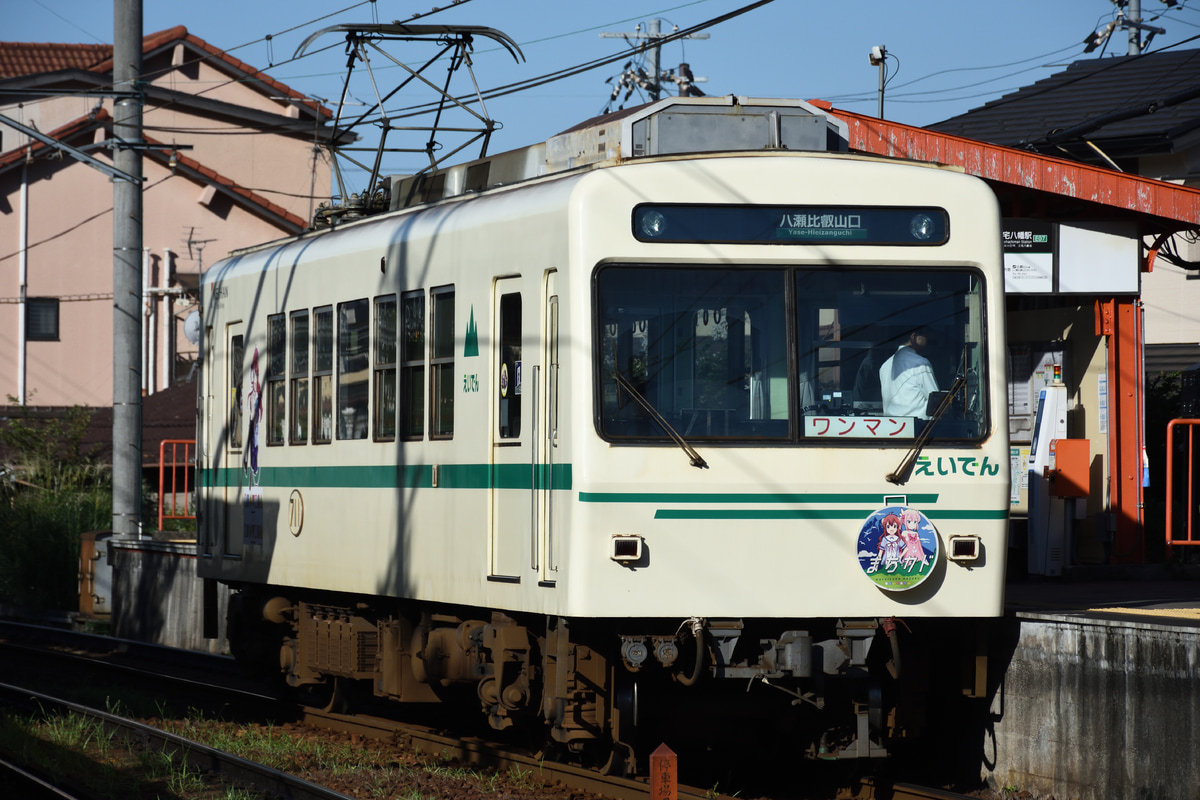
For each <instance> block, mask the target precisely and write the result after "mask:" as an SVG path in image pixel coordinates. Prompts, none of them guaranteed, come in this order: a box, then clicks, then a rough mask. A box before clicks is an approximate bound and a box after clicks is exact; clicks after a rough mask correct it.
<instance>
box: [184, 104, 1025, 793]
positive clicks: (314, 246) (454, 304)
mask: <svg viewBox="0 0 1200 800" xmlns="http://www.w3.org/2000/svg"><path fill="white" fill-rule="evenodd" d="M386 187H387V191H386V192H384V191H381V192H380V193H378V194H376V195H374V196H373V197H371V198H363V199H362V202H361V203H360V204H359V205H357V206H355V205H353V204H351V203H346V204H345V205H341V206H329V207H324V208H322V209H321V211H320V212H319V213H318V215H317V221H316V225H315V228H314V229H313V230H310V231H309V232H306V233H304V234H301V235H298V236H295V237H293V238H288V239H283V240H279V241H274V242H270V243H267V244H263V245H261V246H256V247H251V248H247V249H244V250H240V251H235V252H233V253H231V254H230V255H229V256H228V257H227V258H225V259H224V260H222V261H221V262H219V263H217V264H214V265H213V266H212V267H211V268H210V269H209V270H208V272H207V273H206V274H205V275H204V277H203V286H202V301H201V307H202V315H203V323H202V342H201V366H200V369H199V376H200V377H199V394H198V398H199V399H198V410H197V414H198V427H197V442H198V448H197V449H198V454H197V470H198V475H199V480H198V486H199V488H198V494H199V498H198V534H197V535H198V566H197V570H198V573H199V575H200V576H201V577H202V578H204V579H205V580H206V581H209V582H210V583H215V582H220V583H223V584H226V585H227V586H228V587H229V588H230V590H231V592H232V594H231V597H230V600H229V610H228V637H229V643H230V649H231V650H232V652H233V653H234V654H235V655H236V656H237V657H238V658H239V659H240V660H242V661H243V662H244V663H246V664H247V665H248V666H250V667H252V668H254V669H256V670H257V671H258V672H260V673H264V674H270V675H271V676H273V677H274V678H275V679H276V680H278V681H279V683H280V685H282V686H286V687H289V688H290V689H291V690H294V691H296V692H299V693H303V694H304V695H305V696H306V697H309V698H310V700H311V702H316V703H318V704H326V705H328V704H333V703H336V702H341V703H344V702H347V701H346V698H347V697H351V696H354V695H355V694H356V693H357V695H358V696H360V697H370V698H374V699H380V698H383V699H390V700H394V701H397V702H399V703H411V704H417V705H416V706H413V707H422V708H437V707H441V706H445V707H446V708H450V707H451V706H453V707H454V708H456V709H462V708H466V709H468V710H469V711H470V713H471V714H472V715H473V716H475V717H476V719H477V720H479V722H480V724H482V723H483V721H486V723H487V725H488V727H489V728H490V729H494V730H496V731H506V732H509V733H507V734H504V735H513V736H517V735H520V736H526V737H529V738H530V739H532V740H535V741H542V742H543V743H544V747H545V750H544V752H547V753H553V754H554V755H555V757H560V756H561V757H563V758H577V759H579V760H581V761H584V762H587V763H593V764H596V765H599V766H602V767H603V768H605V769H607V770H610V771H621V772H624V773H626V774H635V775H636V774H645V771H646V768H647V758H646V754H647V752H648V751H649V750H650V749H651V748H653V747H654V746H656V745H658V744H660V743H662V742H664V741H665V742H667V743H669V744H670V743H672V742H679V743H681V744H679V745H675V744H672V746H673V747H677V748H679V747H687V746H689V745H688V744H687V743H689V742H690V743H693V744H695V745H696V746H697V747H702V748H708V752H711V751H712V748H714V747H717V746H718V745H717V744H716V743H718V742H722V741H726V740H727V738H726V737H727V736H728V734H729V732H730V731H737V733H736V738H738V739H739V740H741V739H743V738H744V737H745V736H746V735H747V731H751V730H752V731H754V732H755V733H756V734H757V738H759V739H760V740H761V741H767V742H771V743H773V744H774V746H776V747H781V748H784V749H786V751H787V752H789V753H793V754H801V753H802V754H805V755H807V756H809V757H811V758H813V759H818V760H819V759H824V760H830V761H836V760H844V759H862V758H870V759H874V758H878V757H883V756H886V755H887V754H888V753H889V752H891V751H892V750H894V749H895V748H896V747H897V746H900V745H902V744H903V743H904V742H906V741H910V740H911V737H914V736H916V735H917V734H918V733H919V732H920V730H921V729H922V728H923V727H927V726H928V725H929V724H930V720H931V719H933V718H934V717H935V716H936V715H935V714H934V715H931V710H930V709H931V705H936V703H937V702H939V701H937V700H936V699H935V698H937V697H938V696H939V693H940V694H944V695H946V696H947V697H949V696H955V697H961V696H963V695H964V694H965V695H967V696H971V695H972V693H975V696H978V695H979V692H980V691H981V687H982V686H983V685H984V683H985V675H984V673H985V672H986V663H985V661H986V659H982V660H981V659H980V658H979V655H980V649H979V636H980V634H979V625H981V624H983V623H984V622H986V620H987V619H988V618H994V617H997V616H999V615H1001V614H1002V613H1003V591H1004V573H1005V561H1006V555H1007V550H1008V544H1007V531H1008V509H1009V505H1010V468H1009V450H1008V442H1007V431H1008V424H1007V418H1006V412H1007V403H1006V395H1005V362H1004V360H1003V359H1004V357H1005V356H1004V353H1005V348H1004V342H1005V332H1004V294H1003V265H1002V262H1001V254H1000V242H1001V234H1000V216H999V210H998V204H997V201H996V198H995V196H994V194H993V192H992V191H991V189H990V188H989V187H988V186H987V184H986V183H984V182H983V181H981V180H979V179H978V178H975V177H972V176H969V175H966V174H964V173H963V172H962V171H961V170H957V169H954V168H950V167H945V166H939V165H935V164H929V163H918V162H914V161H909V160H904V159H900V158H882V157H875V156H865V155H862V154H857V153H854V152H851V150H850V148H849V145H848V142H847V131H846V126H845V123H844V122H843V121H841V120H839V119H838V118H837V117H836V116H835V115H833V114H831V113H829V112H828V111H827V110H825V109H823V108H822V107H819V106H818V105H815V104H812V103H808V102H804V101H800V100H789V99H756V98H746V97H735V96H731V97H724V98H708V97H699V98H667V99H663V100H660V101H657V102H655V103H651V104H647V105H644V106H639V107H637V108H633V109H628V110H624V111H621V112H617V113H614V114H610V115H606V116H603V117H599V118H596V119H593V120H590V121H588V122H586V123H583V124H581V125H579V126H577V127H575V128H572V129H570V130H568V131H565V132H563V133H561V134H558V135H557V136H554V137H551V138H550V139H548V140H547V141H545V142H542V143H538V144H536V145H533V146H531V147H528V148H524V149H520V150H514V151H511V152H508V153H502V154H498V155H495V156H492V157H489V158H481V159H477V160H475V161H470V162H466V163H464V164H461V165H456V166H454V167H450V168H445V169H441V170H438V171H436V172H434V171H427V172H425V173H423V174H418V175H415V176H397V177H393V178H391V179H389V181H388V183H387V184H386ZM372 207H374V208H377V209H378V213H370V212H371V211H372ZM918 336H919V337H920V338H919V339H918V338H917V337H918ZM918 342H919V346H918V344H917V343H918ZM904 354H907V356H909V357H914V358H917V360H918V361H920V362H923V365H922V367H921V369H922V372H923V373H924V374H926V375H927V377H928V379H929V380H931V381H932V382H933V383H934V384H936V385H935V386H927V387H926V388H927V390H928V391H927V393H926V394H925V395H924V396H923V397H921V398H920V401H919V402H916V401H911V399H910V401H908V402H907V403H906V404H903V405H902V406H897V405H896V403H895V401H896V395H895V392H896V391H897V386H896V385H894V384H896V383H897V382H899V381H901V380H903V379H906V378H905V377H904V376H901V370H900V366H902V365H901V364H900V360H902V357H903V356H904ZM910 360H911V359H910ZM907 363H908V362H906V364H907ZM905 369H908V366H905ZM906 375H907V373H905V376H906ZM886 392H890V395H889V396H884V394H885V393H886ZM964 676H965V677H964ZM430 704H434V705H430ZM730 746H731V747H732V745H730ZM730 752H732V751H730Z"/></svg>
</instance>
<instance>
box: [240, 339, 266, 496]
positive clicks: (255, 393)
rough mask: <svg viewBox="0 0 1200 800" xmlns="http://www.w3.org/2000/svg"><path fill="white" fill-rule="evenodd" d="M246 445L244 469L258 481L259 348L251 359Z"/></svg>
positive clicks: (260, 401)
mask: <svg viewBox="0 0 1200 800" xmlns="http://www.w3.org/2000/svg"><path fill="white" fill-rule="evenodd" d="M245 413H246V446H245V449H244V450H243V451H242V470H243V471H245V472H246V473H247V478H248V479H249V480H250V481H251V482H252V483H254V484H257V483H258V429H259V423H260V422H261V420H262V384H261V383H260V382H259V379H258V348H257V347H256V348H254V356H253V358H252V359H251V361H250V387H249V388H248V389H247V390H246V410H245Z"/></svg>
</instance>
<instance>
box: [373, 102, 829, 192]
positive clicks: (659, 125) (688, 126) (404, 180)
mask: <svg viewBox="0 0 1200 800" xmlns="http://www.w3.org/2000/svg"><path fill="white" fill-rule="evenodd" d="M764 150H791V151H808V152H846V151H847V150H849V145H848V137H847V128H846V123H844V122H842V121H841V120H840V119H838V118H837V117H835V116H833V115H831V114H829V113H827V112H826V111H824V110H822V109H820V108H818V107H816V106H814V105H812V104H810V103H806V102H804V101H803V100H794V99H763V98H750V97H738V96H735V95H729V96H726V97H668V98H665V99H663V100H659V101H657V102H654V103H648V104H646V105H641V106H636V107H634V108H630V109H625V110H622V111H617V112H613V113H611V114H604V115H602V116H598V117H593V118H592V119H589V120H586V121H584V122H581V123H580V124H578V125H576V126H574V127H572V128H569V129H567V130H565V131H563V132H562V133H559V134H556V135H555V136H552V137H550V138H549V139H547V140H546V141H545V142H540V143H538V144H534V145H531V146H529V147H523V148H520V149H518V150H511V151H509V152H507V153H500V154H497V155H494V156H489V157H486V158H480V159H476V160H475V161H469V162H467V163H465V164H459V165H456V166H453V167H449V168H447V169H443V170H439V171H437V172H426V173H422V174H419V175H400V176H393V177H392V178H391V183H390V188H391V192H390V203H389V210H393V211H394V210H397V209H400V208H407V207H409V206H413V205H419V204H422V203H428V202H432V201H436V200H441V199H445V198H448V197H457V196H460V195H464V194H468V193H472V192H480V191H485V190H487V189H492V188H495V187H498V186H506V185H510V184H513V183H519V182H522V181H527V180H530V179H533V178H539V177H543V176H547V175H555V174H561V173H564V172H570V171H573V170H579V169H583V168H592V167H597V166H603V165H611V164H615V163H622V162H625V161H629V160H631V159H636V158H644V157H647V156H668V155H685V154H696V153H714V152H755V151H764Z"/></svg>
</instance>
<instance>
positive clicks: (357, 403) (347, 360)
mask: <svg viewBox="0 0 1200 800" xmlns="http://www.w3.org/2000/svg"><path fill="white" fill-rule="evenodd" d="M369 308H370V304H369V302H368V301H367V300H366V298H363V299H361V300H351V301H350V302H349V303H338V343H337V346H338V349H337V362H338V372H337V415H336V417H335V420H334V422H335V427H336V429H337V438H339V439H365V438H367V397H368V393H369V391H370V389H369V384H370V361H369V360H368V359H369V352H370V351H369V349H368V342H369V341H370V330H371V328H370V326H369V319H368V316H369Z"/></svg>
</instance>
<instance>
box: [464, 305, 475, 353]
mask: <svg viewBox="0 0 1200 800" xmlns="http://www.w3.org/2000/svg"><path fill="white" fill-rule="evenodd" d="M477 355H479V329H478V328H476V327H475V306H471V319H470V321H469V322H467V338H466V340H465V341H464V342H463V358H471V357H472V356H477Z"/></svg>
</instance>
